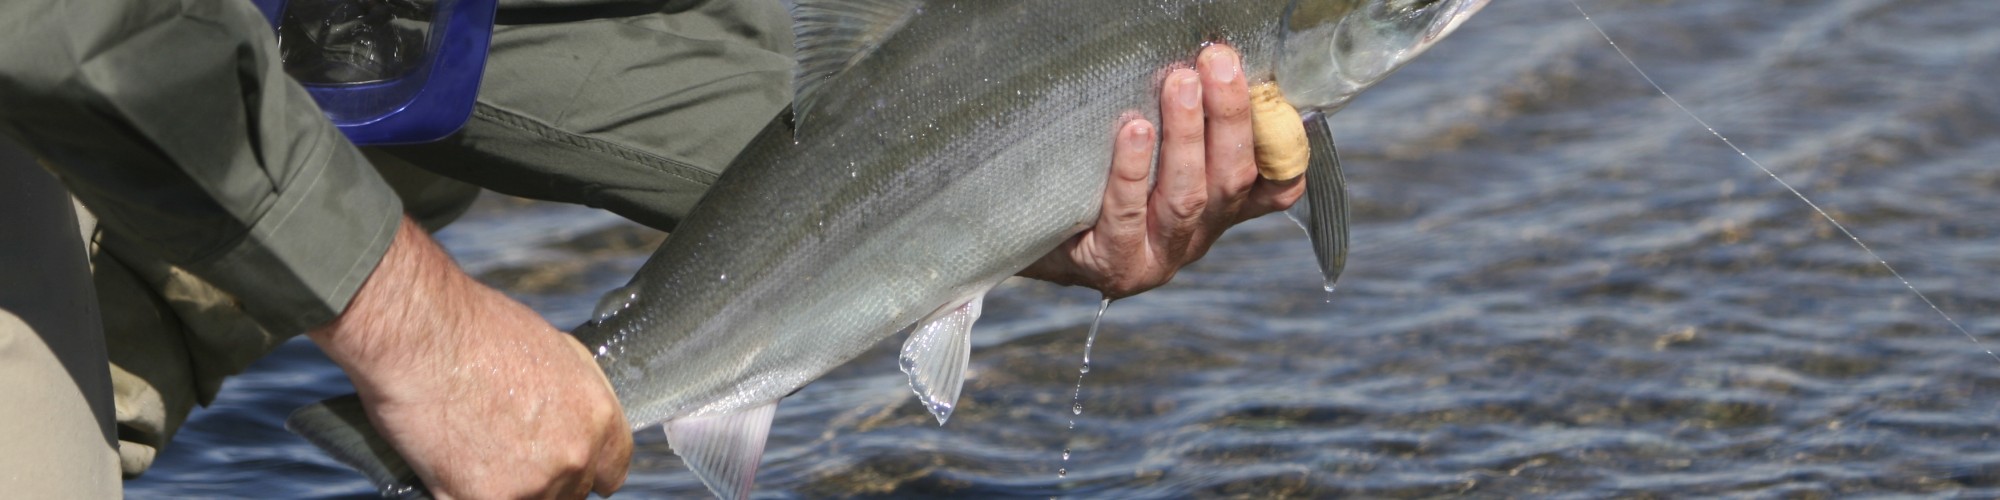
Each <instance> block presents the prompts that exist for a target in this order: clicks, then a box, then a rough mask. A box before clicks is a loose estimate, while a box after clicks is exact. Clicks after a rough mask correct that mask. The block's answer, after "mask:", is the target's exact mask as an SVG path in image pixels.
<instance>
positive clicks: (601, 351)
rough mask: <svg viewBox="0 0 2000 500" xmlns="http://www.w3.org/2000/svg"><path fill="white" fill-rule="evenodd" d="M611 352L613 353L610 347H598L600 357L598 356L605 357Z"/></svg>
mask: <svg viewBox="0 0 2000 500" xmlns="http://www.w3.org/2000/svg"><path fill="white" fill-rule="evenodd" d="M609 352H611V346H608V345H600V346H597V355H598V356H603V355H605V354H606V353H609Z"/></svg>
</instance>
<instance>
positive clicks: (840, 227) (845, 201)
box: [287, 0, 1488, 499]
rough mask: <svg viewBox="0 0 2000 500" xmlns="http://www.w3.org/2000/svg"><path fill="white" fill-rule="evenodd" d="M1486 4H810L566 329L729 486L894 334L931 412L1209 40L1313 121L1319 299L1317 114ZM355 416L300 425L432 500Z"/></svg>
mask: <svg viewBox="0 0 2000 500" xmlns="http://www.w3.org/2000/svg"><path fill="white" fill-rule="evenodd" d="M1487 1H1488V0H1091V1H1087V2H1079V1H1074V0H798V1H797V2H796V3H795V4H794V5H793V6H792V7H791V8H792V14H793V18H794V29H795V33H796V45H797V57H798V59H799V66H798V69H797V71H796V73H795V82H794V84H795V88H796V95H795V98H794V101H793V105H792V107H791V110H790V113H789V114H787V115H785V116H781V117H780V118H779V119H776V120H773V121H772V122H771V124H770V125H769V126H767V127H765V128H764V129H763V130H762V131H761V132H760V133H759V134H758V135H757V137H756V138H755V139H753V140H752V141H751V143H750V144H749V146H748V147H746V148H745V150H744V152H743V153H742V154H741V155H740V156H739V157H737V158H736V159H735V160H734V161H733V163H732V164H731V165H730V166H729V167H728V168H727V169H726V170H725V172H724V173H723V174H722V175H721V176H720V177H719V178H718V179H717V181H716V182H715V184H714V185H713V186H712V187H711V188H710V189H709V191H708V192H707V193H706V194H704V196H703V198H702V199H701V201H700V202H698V203H697V204H696V206H695V207H694V208H693V209H692V211H691V212H690V213H689V214H688V216H687V217H685V218H684V219H683V221H682V222H681V223H680V225H679V226H678V227H676V228H675V229H674V231H673V234H672V236H671V237H669V238H668V239H667V240H666V241H665V242H664V243H663V244H662V245H661V246H660V247H659V248H658V250H656V251H655V252H654V253H653V255H652V256H651V257H650V258H649V259H648V261H647V262H646V263H645V264H644V265H643V266H642V267H641V268H640V269H639V270H638V272H637V273H636V275H635V276H634V277H633V278H632V280H631V281H630V282H629V283H628V284H627V285H626V286H623V287H620V288H618V289H616V290H612V291H611V292H609V293H607V294H605V296H604V299H603V300H600V301H599V305H598V308H597V311H596V314H595V315H594V317H593V319H592V320H590V321H588V322H586V323H585V324H584V325H582V326H579V327H577V328H576V329H575V330H573V331H572V332H571V333H572V334H573V335H575V336H576V337H577V339H578V340H580V341H581V342H583V344H584V345H585V346H586V347H588V348H589V349H591V350H592V351H593V352H594V353H595V356H596V360H597V363H598V366H599V367H600V368H602V369H603V370H604V374H605V376H606V377H607V378H608V379H609V380H610V382H611V385H612V387H613V390H614V392H616V393H617V395H618V398H619V402H620V404H621V405H623V408H624V412H625V417H626V420H627V421H628V422H630V423H631V424H632V425H633V426H634V429H635V430H638V429H643V428H648V427H651V426H654V425H659V426H661V427H662V428H663V429H664V432H665V433H666V437H667V442H668V445H669V447H671V448H672V449H673V451H674V453H676V454H677V455H679V456H680V457H681V458H682V459H683V460H684V461H685V462H686V463H687V465H688V467H689V468H690V469H692V470H693V472H694V474H695V476H696V477H698V478H699V479H700V480H701V481H702V483H703V484H704V485H706V486H707V487H708V488H709V489H710V490H711V491H712V492H713V493H714V494H715V495H716V496H718V497H721V498H732V499H733V498H744V497H747V496H748V495H749V493H750V492H751V491H752V489H753V484H754V479H755V475H756V471H757V467H758V464H759V462H760V461H761V458H762V453H763V448H764V440H765V437H766V435H767V434H768V431H769V429H770V425H771V419H772V416H773V415H774V412H775V408H776V406H777V404H778V402H779V401H780V400H781V399H783V398H784V397H786V396H787V395H790V394H792V393H793V392H795V391H797V390H799V389H800V388H801V387H803V386H805V385H806V384H807V383H809V382H811V381H813V380H814V379H817V378H819V377H820V376H822V375H824V374H826V373H827V372H828V371H830V370H832V369H833V368H835V367H837V366H839V365H841V364H843V363H846V362H847V361H849V360H851V359H853V358H855V357H856V356H859V355H860V354H861V353H862V352H864V351H866V350H867V349H869V348H870V347H871V346H874V345H876V344H877V343H878V342H880V341H881V340H883V339H884V338H887V337H889V336H890V335H893V334H895V333H897V332H900V331H905V330H908V331H910V332H911V333H910V336H909V338H908V340H907V341H906V342H905V343H904V346H903V349H902V351H901V353H900V355H899V359H898V363H899V366H900V367H901V368H902V370H903V371H904V372H906V373H907V374H908V375H909V379H910V385H911V388H912V390H913V391H915V392H916V394H917V396H918V400H919V401H920V402H921V403H922V404H923V405H924V407H925V408H926V409H927V410H929V411H930V412H931V413H932V414H933V415H934V416H935V417H936V418H937V420H938V422H939V423H940V424H943V423H944V422H945V421H946V420H947V419H949V418H950V415H951V412H952V410H953V408H954V407H955V406H956V405H957V400H958V396H959V392H960V387H961V385H962V383H963V381H964V372H965V367H966V365H967V363H968V360H969V357H970V345H971V342H970V340H969V339H970V331H971V327H972V325H973V323H974V322H976V321H977V320H978V317H979V314H980V310H981V305H982V302H983V299H984V296H985V294H986V292H987V291H988V290H991V289H992V288H993V287H994V286H995V285H997V284H999V283H1000V282H1001V280H1003V279H1005V278H1007V277H1009V276H1012V275H1014V274H1015V273H1017V272H1019V271H1020V270H1021V269H1023V268H1025V267H1027V266H1028V265H1029V264H1030V263H1032V262H1033V261H1035V260H1036V259H1037V258H1038V257H1040V256H1042V255H1043V254H1046V253H1048V252H1049V251H1050V250H1052V249H1054V248H1056V247H1057V246H1058V245H1059V244H1061V243H1062V242H1063V241H1065V240H1067V239H1069V238H1071V237H1073V236H1074V235H1076V234H1078V233H1079V232H1082V231H1084V230H1085V229H1087V228H1089V227H1090V225H1091V224H1092V223H1093V221H1095V220H1096V218H1097V215H1098V211H1099V208H1100V203H1101V201H1102V197H1103V193H1104V189H1105V185H1106V182H1107V179H1108V178H1109V169H1110V165H1111V157H1110V156H1111V152H1112V141H1113V138H1114V136H1115V134H1114V132H1115V129H1116V128H1117V127H1118V126H1119V125H1120V124H1121V123H1122V119H1121V117H1123V116H1128V115H1129V114H1130V113H1134V112H1136V113H1140V114H1142V115H1143V116H1145V117H1146V118H1148V119H1150V120H1153V121H1154V123H1158V120H1159V116H1158V110H1157V106H1158V104H1157V103H1158V102H1159V91H1160V90H1159V89H1160V84H1161V81H1162V78H1163V74H1164V73H1163V69H1164V68H1169V67H1173V66H1175V65H1186V64H1188V63H1189V61H1191V60H1192V59H1193V57H1194V56H1195V55H1196V53H1197V52H1198V51H1199V50H1200V49H1202V48H1203V47H1204V46H1205V45H1207V44H1211V43H1225V44H1229V45H1231V46H1232V47H1234V48H1235V49H1236V50H1237V51H1238V52H1239V53H1240V54H1241V57H1242V66H1241V67H1242V68H1243V74H1244V76H1245V77H1246V78H1247V79H1249V80H1250V82H1251V83H1253V84H1255V83H1261V82H1276V83H1277V84H1278V85H1279V86H1280V88H1282V89H1283V92H1284V95H1285V98H1286V100H1287V101H1288V102H1289V103H1290V104H1292V106H1293V107H1295V108H1297V109H1299V110H1300V111H1301V113H1302V115H1301V119H1302V120H1306V121H1307V123H1306V124H1307V125H1308V127H1307V128H1308V129H1309V130H1308V131H1309V134H1308V142H1309V145H1310V146H1311V148H1312V153H1313V155H1314V156H1315V157H1316V158H1313V159H1311V160H1309V165H1308V168H1307V174H1306V176H1307V178H1308V181H1307V194H1306V197H1305V200H1304V201H1303V205H1304V206H1301V207H1299V208H1297V209H1295V210H1293V211H1292V215H1293V216H1294V217H1295V219H1298V220H1299V221H1300V223H1301V225H1302V226H1304V227H1306V228H1307V233H1308V235H1309V238H1310V239H1311V240H1312V241H1313V243H1314V249H1315V252H1314V253H1315V257H1316V258H1317V259H1318V260H1319V264H1320V268H1321V270H1322V273H1323V274H1324V275H1325V276H1324V277H1325V279H1326V282H1327V286H1328V287H1329V288H1330V287H1331V286H1332V283H1333V281H1334V279H1335V278H1337V275H1338V273H1339V270H1340V268H1341V267H1342V266H1343V265H1344V262H1345V252H1346V245H1347V244H1346V234H1345V233H1346V215H1345V208H1346V200H1345V193H1344V191H1345V185H1344V181H1343V180H1341V179H1340V177H1339V173H1338V166H1339V163H1338V159H1337V157H1336V156H1335V152H1334V149H1333V147H1332V139H1331V135H1330V134H1329V132H1327V129H1326V121H1325V120H1326V119H1327V117H1328V116H1330V115H1332V114H1333V113H1335V112H1337V111H1338V110H1339V109H1341V108H1342V107H1343V106H1345V105H1347V103H1348V102H1350V100H1352V99H1353V98H1354V96H1355V95H1357V94H1359V93H1360V92H1362V91H1363V90H1366V89H1367V88H1369V87H1371V86H1374V85H1375V84H1377V83H1379V82H1381V81H1382V80H1383V78H1385V77H1387V76H1388V75H1389V74H1390V73H1392V72H1394V71H1395V70H1396V69H1397V68H1400V67H1402V66H1403V65H1404V64H1405V63H1407V62H1409V61H1410V60H1411V58H1413V57H1416V56H1417V55H1418V54H1420V53H1422V52H1424V51H1425V50H1427V49H1429V48H1430V47H1432V46H1433V45H1435V44H1436V43H1438V42H1439V41H1440V40H1442V39H1443V38H1444V37H1445V36H1446V35H1449V34H1450V33H1451V32H1453V31H1454V30H1456V29H1458V27H1459V26H1461V25H1462V24H1463V23H1464V22H1465V21H1466V19H1468V18H1469V17H1471V16H1472V15H1473V14H1474V13H1476V12H1478V11H1479V10H1480V9H1481V8H1482V7H1484V6H1485V5H1486V3H1487ZM1314 179H1318V180H1314ZM367 423H368V421H367V418H366V417H365V413H363V412H362V408H361V407H360V405H359V400H358V399H356V398H352V397H346V398H336V399H334V400H329V401H327V402H323V403H320V404H315V405H312V406H308V407H306V408H304V409H301V410H299V411H298V412H296V413H294V416H293V417H292V418H291V419H290V421H288V423H287V426H288V428H291V429H293V430H294V432H297V433H299V434H300V435H302V436H305V437H306V439H307V440H308V441H311V442H313V443H314V444H315V445H317V446H319V447H321V448H322V449H325V450H327V451H328V452H329V454H332V455H334V456H335V457H336V458H338V459H340V460H342V461H344V462H347V463H349V465H352V466H355V467H356V468H357V469H359V470H362V471H363V472H364V473H366V474H368V475H369V476H370V477H371V479H373V480H375V481H376V483H377V484H378V485H380V486H381V487H382V491H383V492H384V493H385V495H400V496H421V495H422V494H423V493H422V489H421V486H420V485H419V484H418V483H417V482H416V477H415V476H414V474H412V473H411V472H410V469H409V467H408V466H407V465H406V464H402V463H401V460H400V459H399V458H397V457H396V456H395V454H394V451H393V450H392V449H390V448H389V447H388V446H387V445H386V443H385V442H383V441H382V440H381V439H380V438H379V437H378V436H375V435H373V432H372V430H371V429H369V428H368V427H367ZM496 432H502V431H501V430H496Z"/></svg>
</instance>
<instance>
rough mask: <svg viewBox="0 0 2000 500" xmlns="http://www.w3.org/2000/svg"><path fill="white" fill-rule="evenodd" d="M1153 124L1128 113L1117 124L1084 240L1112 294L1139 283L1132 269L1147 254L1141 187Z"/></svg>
mask: <svg viewBox="0 0 2000 500" xmlns="http://www.w3.org/2000/svg"><path fill="white" fill-rule="evenodd" d="M1153 149H1154V141H1153V124H1152V123H1151V122H1148V121H1146V120H1144V119H1132V120H1129V121H1127V122H1126V123H1125V126H1123V127H1120V128H1119V130H1118V139H1117V142H1115V143H1114V145H1113V146H1112V148H1111V178H1110V179H1108V180H1107V184H1106V186H1105V188H1104V208H1103V209H1102V210H1100V211H1099V212H1098V214H1097V225H1096V226H1093V227H1092V228H1091V229H1090V233H1089V237H1090V238H1093V239H1094V240H1095V241H1090V242H1088V243H1087V245H1088V246H1089V247H1090V248H1089V249H1090V250H1091V252H1090V254H1091V255H1090V256H1091V257H1093V258H1094V259H1093V260H1096V261H1097V264H1098V266H1097V267H1099V268H1100V269H1098V271H1099V272H1100V273H1101V279H1102V281H1103V282H1102V283H1100V284H1099V286H1100V288H1101V290H1100V291H1103V292H1105V293H1106V294H1110V295H1114V296H1117V295H1119V294H1121V293H1130V292H1129V291H1128V290H1129V289H1132V288H1136V287H1138V286H1139V284H1138V283H1136V282H1135V281H1136V279H1137V278H1138V277H1137V276H1135V275H1134V274H1135V273H1133V272H1132V270H1134V269H1143V268H1144V267H1143V266H1137V265H1135V264H1137V263H1141V262H1144V260H1145V259H1146V256H1145V253H1146V249H1147V246H1146V224H1147V222H1146V201H1147V196H1146V193H1147V191H1148V190H1150V189H1151V187H1152V186H1150V185H1148V183H1147V181H1148V180H1149V179H1148V178H1149V177H1151V176H1152V170H1153Z"/></svg>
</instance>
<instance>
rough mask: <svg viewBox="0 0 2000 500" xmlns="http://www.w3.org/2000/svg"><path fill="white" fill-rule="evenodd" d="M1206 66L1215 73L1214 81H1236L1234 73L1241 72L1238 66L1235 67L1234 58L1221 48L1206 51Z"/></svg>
mask: <svg viewBox="0 0 2000 500" xmlns="http://www.w3.org/2000/svg"><path fill="white" fill-rule="evenodd" d="M1208 67H1209V69H1210V70H1211V71H1214V72H1215V73H1217V74H1216V75H1215V81H1216V83H1229V82H1233V81H1236V75H1237V74H1238V73H1242V71H1241V70H1240V68H1237V65H1236V58H1235V57H1231V56H1230V55H1229V54H1228V53H1227V52H1225V51H1222V50H1214V51H1211V52H1209V53H1208Z"/></svg>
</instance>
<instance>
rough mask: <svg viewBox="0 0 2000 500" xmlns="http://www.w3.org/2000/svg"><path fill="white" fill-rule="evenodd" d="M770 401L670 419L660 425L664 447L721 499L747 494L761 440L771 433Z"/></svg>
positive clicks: (760, 452)
mask: <svg viewBox="0 0 2000 500" xmlns="http://www.w3.org/2000/svg"><path fill="white" fill-rule="evenodd" d="M777 410H778V402H777V401H772V402H769V403H765V404H762V405H758V406H756V407H752V408H749V409H745V410H742V411H738V412H736V413H730V414H727V415H710V416H704V417H694V418H683V419H679V420H673V421H669V422H667V423H666V425H665V426H664V427H665V429H666V433H667V447H669V448H672V449H673V450H674V454H675V455H680V457H681V460H682V461H685V462H687V466H688V469H692V470H693V471H694V475H695V477H697V478H700V479H701V484H703V485H706V486H708V491H709V492H711V493H715V496H716V497H718V498H722V499H723V500H736V499H742V498H750V492H751V491H752V490H754V489H755V488H756V480H757V466H758V465H759V464H761V463H762V462H763V460H764V440H765V438H767V437H769V436H770V434H771V417H772V416H773V415H776V414H777Z"/></svg>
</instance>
